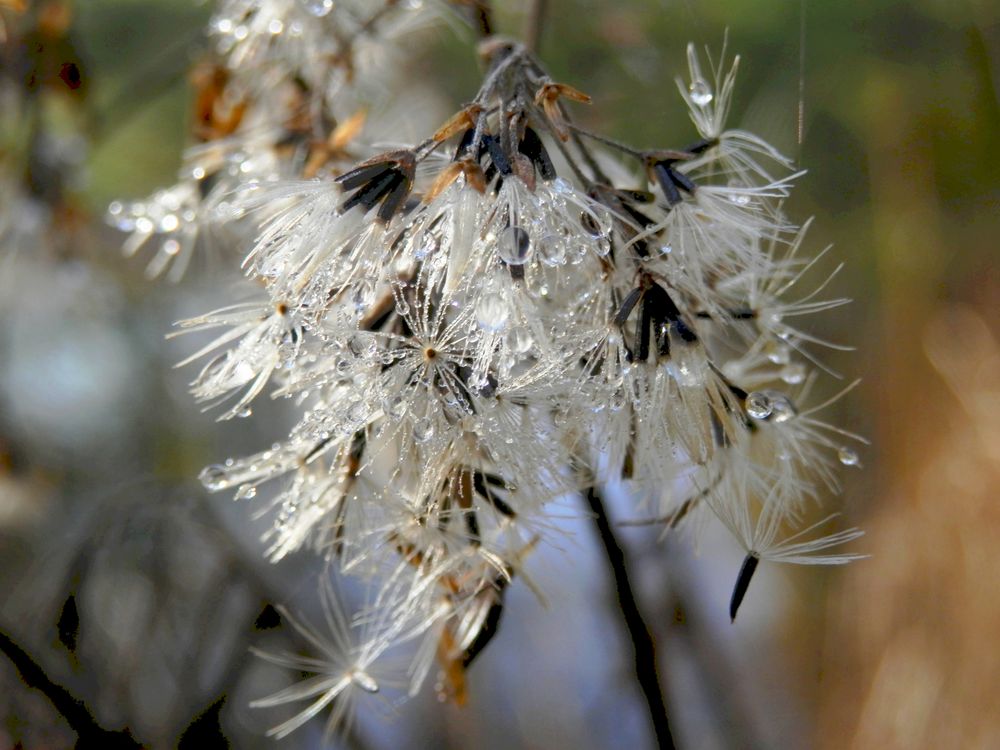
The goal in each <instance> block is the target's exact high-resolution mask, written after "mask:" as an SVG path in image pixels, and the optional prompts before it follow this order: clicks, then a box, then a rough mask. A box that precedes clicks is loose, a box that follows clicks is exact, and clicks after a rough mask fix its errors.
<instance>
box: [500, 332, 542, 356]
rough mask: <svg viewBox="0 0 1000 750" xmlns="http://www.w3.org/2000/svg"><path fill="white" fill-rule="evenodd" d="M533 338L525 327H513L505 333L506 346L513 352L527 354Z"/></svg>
mask: <svg viewBox="0 0 1000 750" xmlns="http://www.w3.org/2000/svg"><path fill="white" fill-rule="evenodd" d="M534 343H535V339H534V338H533V337H532V335H531V331H529V330H528V329H527V328H514V329H511V331H510V332H509V333H508V334H507V348H508V349H510V351H511V352H512V353H513V354H527V353H528V352H529V351H531V346H532V344H534Z"/></svg>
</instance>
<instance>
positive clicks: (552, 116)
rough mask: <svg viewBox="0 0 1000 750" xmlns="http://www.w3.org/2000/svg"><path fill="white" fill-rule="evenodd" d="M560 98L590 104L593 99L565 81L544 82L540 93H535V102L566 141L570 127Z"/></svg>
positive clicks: (539, 90)
mask: <svg viewBox="0 0 1000 750" xmlns="http://www.w3.org/2000/svg"><path fill="white" fill-rule="evenodd" d="M559 99H569V100H570V101H573V102H581V103H582V104H590V102H591V101H592V100H591V98H590V96H588V95H587V94H585V93H583V92H582V91H580V90H579V89H576V88H573V87H572V86H569V85H567V84H565V83H553V82H551V81H549V82H548V83H543V84H542V87H541V88H540V89H538V93H537V94H535V104H538V105H540V106H541V108H542V110H543V111H544V112H545V116H546V117H547V118H549V122H550V123H551V124H552V129H553V130H555V131H556V134H557V135H558V136H559V137H560V138H561V139H562V140H564V141H565V140H569V127H568V126H567V124H566V120H565V119H564V118H563V116H562V112H561V111H560V109H559Z"/></svg>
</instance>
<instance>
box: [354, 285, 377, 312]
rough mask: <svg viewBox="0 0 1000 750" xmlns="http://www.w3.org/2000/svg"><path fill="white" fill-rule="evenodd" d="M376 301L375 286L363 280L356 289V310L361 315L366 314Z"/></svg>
mask: <svg viewBox="0 0 1000 750" xmlns="http://www.w3.org/2000/svg"><path fill="white" fill-rule="evenodd" d="M374 301H375V285H374V284H373V283H371V282H370V281H368V280H367V279H363V280H361V281H359V282H358V284H357V286H356V287H355V288H354V298H353V302H354V309H355V311H357V312H359V313H363V312H365V311H366V310H367V309H368V308H369V307H370V306H371V304H372V302H374Z"/></svg>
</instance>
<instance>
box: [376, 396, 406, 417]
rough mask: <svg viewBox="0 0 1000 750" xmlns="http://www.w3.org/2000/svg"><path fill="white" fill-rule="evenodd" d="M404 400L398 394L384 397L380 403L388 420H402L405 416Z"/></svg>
mask: <svg viewBox="0 0 1000 750" xmlns="http://www.w3.org/2000/svg"><path fill="white" fill-rule="evenodd" d="M406 408H407V404H406V399H405V398H404V397H403V396H402V395H401V394H399V393H394V394H392V395H390V396H386V397H385V399H383V401H382V411H384V412H385V415H386V416H387V417H389V418H390V419H402V418H403V416H404V415H405V414H406Z"/></svg>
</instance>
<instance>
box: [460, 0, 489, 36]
mask: <svg viewBox="0 0 1000 750" xmlns="http://www.w3.org/2000/svg"><path fill="white" fill-rule="evenodd" d="M466 1H467V3H468V4H469V5H471V6H472V22H473V26H475V28H476V31H477V32H478V34H479V36H480V37H481V38H483V39H485V38H486V37H489V36H493V8H492V6H491V4H490V0H466ZM458 2H460V3H461V2H462V0H458Z"/></svg>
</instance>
